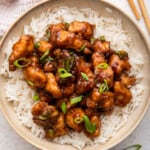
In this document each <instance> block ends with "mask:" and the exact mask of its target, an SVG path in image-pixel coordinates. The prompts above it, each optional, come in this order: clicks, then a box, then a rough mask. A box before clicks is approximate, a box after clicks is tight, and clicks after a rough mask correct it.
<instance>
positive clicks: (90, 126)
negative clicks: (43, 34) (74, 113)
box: [83, 115, 96, 133]
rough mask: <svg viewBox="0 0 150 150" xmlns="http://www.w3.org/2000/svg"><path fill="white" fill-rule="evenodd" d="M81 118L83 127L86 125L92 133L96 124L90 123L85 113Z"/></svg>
mask: <svg viewBox="0 0 150 150" xmlns="http://www.w3.org/2000/svg"><path fill="white" fill-rule="evenodd" d="M83 120H84V123H85V127H86V129H87V131H88V132H90V133H94V132H95V130H96V125H95V124H92V123H91V122H90V120H89V118H88V116H86V115H84V116H83Z"/></svg>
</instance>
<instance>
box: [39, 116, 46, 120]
mask: <svg viewBox="0 0 150 150" xmlns="http://www.w3.org/2000/svg"><path fill="white" fill-rule="evenodd" d="M39 119H40V120H47V119H48V118H47V116H43V115H40V116H39Z"/></svg>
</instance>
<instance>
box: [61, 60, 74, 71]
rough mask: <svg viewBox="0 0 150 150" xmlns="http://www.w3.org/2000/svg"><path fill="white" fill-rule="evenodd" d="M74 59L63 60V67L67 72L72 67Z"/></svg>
mask: <svg viewBox="0 0 150 150" xmlns="http://www.w3.org/2000/svg"><path fill="white" fill-rule="evenodd" d="M73 62H74V57H69V58H65V59H63V67H64V68H65V69H66V70H67V71H68V72H69V71H70V69H71V68H72V66H73Z"/></svg>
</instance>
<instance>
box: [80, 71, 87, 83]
mask: <svg viewBox="0 0 150 150" xmlns="http://www.w3.org/2000/svg"><path fill="white" fill-rule="evenodd" d="M81 75H82V77H83V79H84V80H86V81H88V80H89V78H88V76H87V75H86V74H85V73H83V72H81Z"/></svg>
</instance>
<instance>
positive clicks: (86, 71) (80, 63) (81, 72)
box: [76, 57, 94, 94]
mask: <svg viewBox="0 0 150 150" xmlns="http://www.w3.org/2000/svg"><path fill="white" fill-rule="evenodd" d="M76 67H77V76H78V77H77V84H76V92H77V94H82V93H85V92H87V91H89V90H91V89H92V88H93V87H94V74H93V72H92V71H91V69H90V67H89V64H88V63H86V62H85V61H84V59H82V58H81V57H80V58H78V59H77V60H76ZM85 76H86V77H87V78H85Z"/></svg>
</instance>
